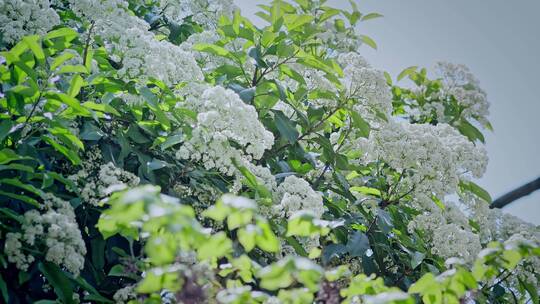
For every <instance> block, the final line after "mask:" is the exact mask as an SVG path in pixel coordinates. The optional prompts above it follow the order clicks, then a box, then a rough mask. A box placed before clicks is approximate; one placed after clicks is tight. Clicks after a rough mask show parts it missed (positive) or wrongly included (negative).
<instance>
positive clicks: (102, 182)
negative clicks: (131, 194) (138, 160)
mask: <svg viewBox="0 0 540 304" xmlns="http://www.w3.org/2000/svg"><path fill="white" fill-rule="evenodd" d="M93 157H95V158H96V159H95V161H94V162H87V163H84V164H83V168H82V169H81V170H79V171H78V172H77V173H75V174H73V175H70V176H68V179H70V180H72V181H73V182H74V183H75V184H76V185H77V186H78V187H79V190H80V193H81V198H82V199H83V201H84V202H85V203H87V204H91V205H94V206H98V205H99V204H100V202H101V201H102V200H103V199H104V198H106V197H108V196H109V195H110V194H111V192H114V191H117V190H122V189H124V188H127V187H134V186H137V185H138V184H139V182H140V179H139V177H137V176H136V175H134V174H133V173H131V172H128V171H125V170H123V169H120V168H117V167H115V166H114V164H113V163H111V162H109V163H107V164H100V162H99V161H100V160H101V156H100V155H97V156H93Z"/></svg>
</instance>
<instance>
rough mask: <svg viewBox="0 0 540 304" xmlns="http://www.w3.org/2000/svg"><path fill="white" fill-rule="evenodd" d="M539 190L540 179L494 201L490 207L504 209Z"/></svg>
mask: <svg viewBox="0 0 540 304" xmlns="http://www.w3.org/2000/svg"><path fill="white" fill-rule="evenodd" d="M538 189H540V177H539V178H537V179H535V180H533V181H531V182H528V183H526V184H525V185H523V186H521V187H518V188H516V189H514V190H512V191H510V192H508V193H506V194H505V195H503V196H501V197H499V198H498V199H496V200H494V201H493V203H491V205H490V206H489V207H490V208H503V207H504V206H506V205H508V204H510V203H512V202H513V201H515V200H517V199H519V198H522V197H524V196H527V195H529V194H531V193H533V192H534V191H536V190H538Z"/></svg>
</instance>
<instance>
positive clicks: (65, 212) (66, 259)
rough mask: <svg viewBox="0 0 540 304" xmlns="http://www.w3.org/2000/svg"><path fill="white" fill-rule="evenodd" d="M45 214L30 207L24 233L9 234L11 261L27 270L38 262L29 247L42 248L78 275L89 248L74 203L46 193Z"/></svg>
mask: <svg viewBox="0 0 540 304" xmlns="http://www.w3.org/2000/svg"><path fill="white" fill-rule="evenodd" d="M44 199H45V202H44V205H43V207H42V209H43V211H44V212H43V213H41V212H40V211H38V210H30V211H27V212H26V213H25V214H24V219H23V223H22V227H21V232H10V233H8V234H7V235H6V243H5V248H4V250H5V252H6V255H7V257H8V260H9V261H10V262H11V263H15V264H16V265H17V268H19V269H21V270H24V271H26V270H27V269H28V266H29V265H30V263H32V262H33V261H34V256H33V255H32V254H29V255H26V254H25V253H24V252H25V250H26V249H28V248H32V247H42V248H44V252H45V260H47V261H49V262H52V263H55V264H56V265H58V266H60V267H65V269H66V270H68V271H69V272H71V273H73V274H74V275H76V276H77V275H78V274H79V272H80V270H81V269H82V268H83V267H84V255H85V254H86V247H85V245H84V241H83V239H82V236H81V231H80V230H79V226H78V224H77V221H76V219H75V213H74V212H73V208H72V207H71V205H70V204H69V203H68V202H66V201H63V200H61V199H59V198H57V197H55V196H53V195H51V194H45V196H44Z"/></svg>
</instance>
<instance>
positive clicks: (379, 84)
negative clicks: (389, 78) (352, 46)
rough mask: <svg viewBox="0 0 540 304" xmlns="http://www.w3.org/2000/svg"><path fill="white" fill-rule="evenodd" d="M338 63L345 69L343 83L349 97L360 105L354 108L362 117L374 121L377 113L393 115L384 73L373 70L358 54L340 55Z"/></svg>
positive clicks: (390, 94)
mask: <svg viewBox="0 0 540 304" xmlns="http://www.w3.org/2000/svg"><path fill="white" fill-rule="evenodd" d="M338 63H339V64H340V65H341V67H342V68H343V75H344V77H343V78H342V79H341V83H342V84H343V85H344V86H345V90H346V92H347V95H348V97H350V98H354V99H355V100H356V101H357V102H358V103H357V104H356V105H355V106H354V109H355V111H357V112H358V113H359V114H360V115H362V117H364V118H367V119H370V120H373V119H374V117H376V114H377V113H382V114H384V115H387V116H389V115H390V114H391V113H392V93H391V92H390V87H389V86H388V84H387V83H386V79H385V77H384V74H383V72H381V71H379V70H376V69H374V68H372V67H371V66H370V65H369V63H367V61H366V60H365V59H364V58H363V57H362V56H360V55H359V54H358V53H355V52H349V53H343V54H340V55H339V57H338Z"/></svg>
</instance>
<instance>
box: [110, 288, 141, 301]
mask: <svg viewBox="0 0 540 304" xmlns="http://www.w3.org/2000/svg"><path fill="white" fill-rule="evenodd" d="M136 287H137V286H136V285H128V286H126V287H124V288H120V289H118V290H117V291H116V292H115V293H114V295H113V300H114V303H116V304H128V303H129V302H130V301H131V300H136V299H137V291H136V289H135V288H136Z"/></svg>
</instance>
